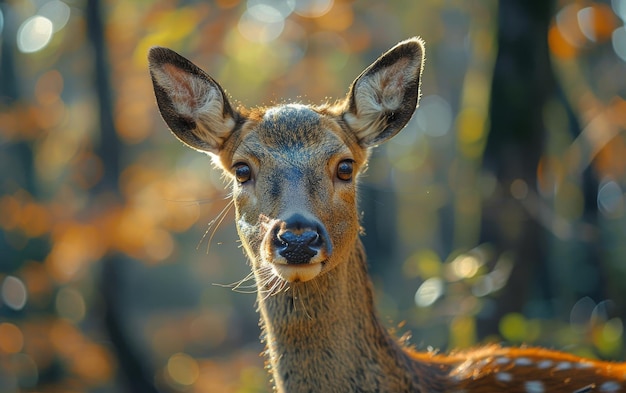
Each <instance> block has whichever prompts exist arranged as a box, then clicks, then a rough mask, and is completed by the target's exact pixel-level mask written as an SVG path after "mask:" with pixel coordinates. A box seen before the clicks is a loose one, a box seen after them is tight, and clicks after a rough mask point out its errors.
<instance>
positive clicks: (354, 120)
mask: <svg viewBox="0 0 626 393" xmlns="http://www.w3.org/2000/svg"><path fill="white" fill-rule="evenodd" d="M423 63H424V43H423V41H422V40H421V39H420V38H411V39H408V40H406V41H403V42H400V43H399V44H397V45H396V46H394V47H393V48H391V49H390V50H389V51H387V52H386V53H385V54H383V55H382V56H381V57H380V58H378V60H376V61H375V62H374V63H373V64H372V65H370V66H369V67H367V68H366V69H365V71H363V72H362V73H361V75H359V77H358V78H356V80H355V81H354V82H353V83H352V86H351V87H350V92H349V93H348V97H347V109H346V111H345V112H344V114H343V117H344V120H345V121H346V123H347V124H348V125H349V126H350V128H351V129H352V130H353V131H354V133H355V134H356V136H357V138H358V140H359V142H360V144H361V145H362V146H364V147H370V146H375V145H377V144H380V143H382V142H384V141H386V140H388V139H389V138H391V137H393V136H394V135H396V134H397V133H398V132H399V131H400V130H401V129H402V128H403V127H404V126H405V125H406V123H408V122H409V120H410V119H411V116H413V112H415V108H416V107H417V103H418V101H419V96H420V78H421V75H422V68H423Z"/></svg>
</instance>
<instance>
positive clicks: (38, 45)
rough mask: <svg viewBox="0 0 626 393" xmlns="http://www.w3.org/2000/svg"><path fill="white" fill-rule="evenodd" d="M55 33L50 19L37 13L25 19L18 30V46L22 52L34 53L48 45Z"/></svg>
mask: <svg viewBox="0 0 626 393" xmlns="http://www.w3.org/2000/svg"><path fill="white" fill-rule="evenodd" d="M53 33H54V25H53V24H52V22H51V21H50V19H48V18H46V17H44V16H40V15H35V16H32V17H30V18H28V19H26V20H25V21H24V23H22V25H21V26H20V28H19V30H18V31H17V47H18V49H19V50H20V51H21V52H24V53H33V52H37V51H40V50H42V49H43V48H45V47H46V45H48V43H49V42H50V40H51V39H52V34H53Z"/></svg>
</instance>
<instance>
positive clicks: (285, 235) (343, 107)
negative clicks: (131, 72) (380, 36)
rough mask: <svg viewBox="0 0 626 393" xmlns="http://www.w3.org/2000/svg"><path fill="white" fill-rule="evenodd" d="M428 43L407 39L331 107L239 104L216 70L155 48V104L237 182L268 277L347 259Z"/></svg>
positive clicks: (242, 222) (240, 226)
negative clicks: (377, 155) (370, 180)
mask: <svg viewBox="0 0 626 393" xmlns="http://www.w3.org/2000/svg"><path fill="white" fill-rule="evenodd" d="M423 59H424V47H423V43H422V41H421V40H420V39H418V38H413V39H409V40H406V41H404V42H401V43H399V44H398V45H396V46H395V47H393V48H392V49H390V50H389V51H388V52H386V53H385V54H383V55H382V56H381V57H380V58H379V59H378V60H377V61H375V62H374V63H373V64H372V65H370V66H369V67H368V68H366V69H365V70H364V71H363V72H362V73H361V74H360V75H359V76H358V77H357V78H356V80H355V81H354V82H353V83H352V86H351V87H350V89H349V92H348V94H347V96H346V97H345V98H344V99H343V100H341V101H338V102H337V103H335V104H333V105H328V104H326V105H321V106H308V105H300V104H289V105H279V106H274V107H269V108H256V109H252V110H247V109H242V108H238V109H236V108H235V107H234V106H233V105H232V104H231V103H230V101H229V99H228V97H227V95H226V93H225V92H224V89H222V87H221V86H220V85H219V84H218V83H217V82H216V81H215V80H213V79H212V78H211V77H210V76H209V75H207V74H206V73H205V72H203V71H202V70H201V69H200V68H198V67H197V66H195V65H194V64H192V63H191V62H190V61H189V60H187V59H185V58H183V57H182V56H180V55H178V54H177V53H175V52H173V51H172V50H169V49H165V48H159V47H157V48H152V49H151V50H150V54H149V61H150V73H151V76H152V82H153V84H154V91H155V94H156V99H157V103H158V106H159V109H160V112H161V115H162V116H163V118H164V120H165V122H166V123H167V125H168V126H169V128H170V129H171V131H172V132H173V133H174V135H175V136H176V137H177V138H178V139H179V140H180V141H182V142H183V143H184V144H186V145H187V146H189V147H191V148H193V149H196V150H199V151H202V152H205V153H208V154H209V155H210V156H211V157H212V158H213V162H214V163H215V164H216V165H217V166H218V167H220V168H221V169H222V170H223V171H224V173H225V174H226V176H228V177H229V178H230V179H232V188H233V199H234V204H235V210H236V223H237V230H238V233H239V236H240V238H241V241H242V243H243V246H244V248H245V250H246V252H247V255H248V257H249V258H250V260H251V261H252V266H253V269H254V270H255V273H256V274H257V275H260V276H262V277H266V278H267V277H274V278H279V279H280V280H284V281H286V282H298V281H309V280H312V279H314V278H316V277H317V276H318V275H321V274H325V273H326V272H328V271H331V270H332V269H333V268H335V267H336V266H337V265H338V264H340V263H342V261H346V260H347V259H348V255H349V253H350V252H351V251H352V250H353V249H354V245H355V241H356V240H357V239H358V236H359V229H360V226H359V215H358V211H357V206H356V205H357V203H356V199H357V197H356V180H357V177H358V174H359V173H360V172H361V171H362V170H363V168H364V167H365V164H366V162H367V159H368V153H369V149H370V148H371V147H373V146H375V145H378V144H380V143H383V142H385V141H386V140H388V139H390V138H391V137H393V136H394V135H396V134H397V133H398V132H399V131H400V130H402V128H403V127H404V126H405V125H406V124H407V122H408V121H409V120H410V118H411V116H412V115H413V112H414V111H415V108H416V106H417V103H418V100H419V95H420V92H419V89H420V76H421V73H422V65H423Z"/></svg>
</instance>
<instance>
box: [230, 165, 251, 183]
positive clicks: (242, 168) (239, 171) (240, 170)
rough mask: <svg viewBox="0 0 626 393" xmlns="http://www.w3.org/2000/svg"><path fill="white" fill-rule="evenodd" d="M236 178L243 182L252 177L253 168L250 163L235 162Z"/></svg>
mask: <svg viewBox="0 0 626 393" xmlns="http://www.w3.org/2000/svg"><path fill="white" fill-rule="evenodd" d="M234 168H235V179H237V182H239V184H243V183H245V182H247V181H248V180H250V178H251V177H252V170H251V169H250V166H249V165H248V164H244V163H242V162H240V163H238V164H235V167H234Z"/></svg>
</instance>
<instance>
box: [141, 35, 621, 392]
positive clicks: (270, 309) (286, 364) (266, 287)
mask: <svg viewBox="0 0 626 393" xmlns="http://www.w3.org/2000/svg"><path fill="white" fill-rule="evenodd" d="M423 53H424V48H423V44H422V42H421V40H419V39H417V38H413V39H409V40H407V41H404V42H401V43H399V44H398V45H396V46H395V47H394V48H392V49H391V50H389V51H388V52H387V53H385V54H384V55H382V56H381V57H380V58H379V59H378V60H377V61H376V62H374V63H373V64H372V65H371V66H370V67H368V68H367V69H366V70H365V71H363V73H362V74H361V75H360V76H359V77H357V79H356V80H355V81H354V82H353V84H352V86H351V88H350V91H349V93H348V95H347V97H346V98H345V99H344V100H342V101H339V102H337V103H336V104H334V105H322V106H305V105H299V104H290V105H279V106H275V107H270V108H257V109H253V110H246V109H242V108H239V109H237V110H236V109H234V108H233V106H232V105H231V104H230V102H229V100H228V98H227V96H226V94H225V93H224V91H223V89H222V88H221V87H220V85H219V84H217V82H215V81H214V80H213V79H212V78H211V77H209V76H208V75H207V74H205V73H204V72H203V71H202V70H201V69H199V68H198V67H196V66H195V65H193V64H192V63H191V62H189V61H188V60H186V59H184V58H183V57H181V56H179V55H178V54H176V53H174V52H173V51H171V50H169V49H165V48H153V49H152V50H151V51H150V55H149V59H150V72H151V76H152V80H153V84H154V89H155V94H156V98H157V103H158V105H159V109H160V111H161V114H162V116H163V118H164V120H165V121H166V123H167V124H168V126H169V127H170V129H171V130H172V131H173V133H174V134H175V135H176V136H177V137H178V139H180V140H181V141H182V142H183V143H185V144H186V145H188V146H190V147H192V148H194V149H196V150H200V151H203V152H206V153H208V154H209V155H210V156H211V157H212V158H213V161H214V163H215V164H216V165H217V166H218V167H220V168H221V169H222V170H223V171H224V172H225V173H226V174H227V176H229V177H230V178H231V179H232V181H233V200H234V205H235V211H236V223H237V231H238V233H239V236H240V238H241V241H242V244H243V247H244V249H245V251H246V254H247V256H248V258H249V260H250V262H251V266H252V270H253V273H254V276H255V280H256V285H257V288H258V295H257V296H258V311H259V313H260V317H261V326H262V330H263V333H262V339H263V340H264V341H265V344H266V348H267V349H266V356H267V359H268V363H269V366H270V369H271V373H272V378H273V383H274V385H275V387H276V389H277V391H279V392H290V393H292V392H499V391H506V392H520V393H521V392H528V393H541V392H578V393H582V392H619V391H626V387H625V386H626V383H625V380H626V366H625V365H624V364H620V363H606V362H598V361H591V360H585V359H582V358H578V357H575V356H573V355H569V354H565V353H562V352H557V351H548V350H544V349H533V348H500V347H497V346H491V347H485V348H480V349H477V350H474V351H468V352H459V353H456V354H451V355H439V354H435V353H431V352H426V353H419V352H414V351H412V350H411V349H408V348H405V347H403V346H402V345H401V344H399V343H398V342H397V341H396V340H395V339H394V338H393V337H392V336H391V335H390V334H389V333H388V332H387V331H386V329H385V328H384V327H383V325H382V324H381V322H380V321H379V319H378V317H377V315H376V312H375V310H374V301H373V291H372V286H371V282H370V280H369V277H368V273H367V263H366V258H365V253H364V250H363V246H362V243H361V240H360V238H359V233H360V226H359V214H358V210H357V207H356V205H357V203H356V202H357V195H356V181H357V176H358V174H359V173H360V172H361V171H362V170H363V168H364V167H365V166H366V163H367V159H368V156H369V151H370V149H371V148H372V147H373V146H375V145H378V144H380V143H383V142H385V141H386V140H388V139H390V138H391V137H393V136H394V135H396V134H397V133H398V132H399V131H400V130H401V129H402V128H403V127H404V126H405V125H406V123H407V122H408V121H409V119H410V118H411V116H412V114H413V112H414V110H415V108H416V106H417V103H418V100H419V87H420V77H421V72H422V64H423Z"/></svg>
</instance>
